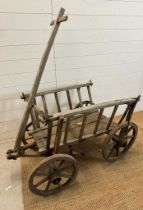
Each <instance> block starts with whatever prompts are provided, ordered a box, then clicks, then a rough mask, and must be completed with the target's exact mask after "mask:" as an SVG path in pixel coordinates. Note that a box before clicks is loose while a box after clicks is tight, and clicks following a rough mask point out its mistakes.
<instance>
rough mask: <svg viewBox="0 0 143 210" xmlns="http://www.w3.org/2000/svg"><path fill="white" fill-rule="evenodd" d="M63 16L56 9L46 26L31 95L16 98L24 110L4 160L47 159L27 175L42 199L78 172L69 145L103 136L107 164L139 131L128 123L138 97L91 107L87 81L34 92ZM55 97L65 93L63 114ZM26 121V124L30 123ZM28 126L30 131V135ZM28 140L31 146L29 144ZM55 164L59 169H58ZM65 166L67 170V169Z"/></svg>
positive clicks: (130, 142) (92, 104) (131, 142)
mask: <svg viewBox="0 0 143 210" xmlns="http://www.w3.org/2000/svg"><path fill="white" fill-rule="evenodd" d="M64 12H65V10H64V9H63V8H61V9H60V11H59V13H58V16H57V19H56V20H54V21H52V22H51V25H53V29H52V32H51V36H50V38H49V41H48V43H47V46H46V49H45V52H44V54H43V57H42V59H41V63H40V65H39V69H38V72H37V76H36V78H35V81H34V84H33V87H32V90H31V93H26V94H24V93H22V96H21V99H23V100H25V101H26V102H27V107H26V110H25V112H24V115H23V118H22V121H21V124H20V128H19V131H18V134H17V137H16V141H15V146H14V149H13V150H8V151H7V158H8V159H14V160H15V159H17V158H18V157H39V156H46V157H47V156H50V157H48V159H46V160H43V161H42V162H41V163H40V164H38V166H37V168H36V169H34V170H33V171H32V174H31V176H30V179H29V188H30V190H31V191H32V192H34V193H36V194H39V195H43V196H47V195H50V194H53V193H55V192H58V191H60V190H61V189H63V188H64V187H65V186H66V185H68V184H69V183H70V182H71V181H73V180H74V179H75V177H76V175H77V169H78V167H77V164H76V160H75V159H74V158H73V157H72V156H71V155H73V151H72V146H73V144H80V143H81V142H83V141H85V140H88V139H94V140H95V139H96V137H97V136H100V135H103V134H106V138H105V141H104V144H103V145H102V154H103V157H104V158H105V160H108V161H112V160H117V159H119V158H120V157H122V156H123V155H124V154H126V153H127V152H128V150H129V148H130V147H131V146H132V144H133V143H134V141H135V139H136V136H137V131H138V129H137V125H136V124H135V123H133V122H131V118H132V114H133V112H134V109H135V106H136V104H137V102H138V101H139V100H140V96H138V97H136V98H126V99H121V100H115V101H109V102H105V103H99V104H94V102H93V99H92V94H91V90H90V87H91V86H92V85H93V83H92V81H89V82H87V83H84V84H76V85H72V86H67V87H61V88H57V89H52V90H45V91H39V92H37V90H38V87H39V83H40V80H41V77H42V74H43V71H44V67H45V65H46V62H47V59H48V56H49V53H50V50H51V47H52V44H53V42H54V39H55V36H56V34H57V31H58V28H59V26H60V23H61V22H63V21H66V20H67V16H63V15H64ZM83 88H85V89H86V91H87V96H88V97H87V98H86V99H84V100H83V95H82V89H83ZM71 90H76V91H75V92H76V94H77V99H78V101H77V104H74V103H73V101H72V97H71V93H70V91H71ZM60 92H65V95H66V98H67V106H68V108H69V109H68V110H67V111H63V110H62V106H61V103H60V99H59V93H60ZM49 94H53V95H54V98H55V104H56V106H57V112H56V113H50V111H49V109H48V108H49V107H48V103H47V100H46V96H47V95H49ZM37 98H41V101H42V108H43V109H42V108H41V107H39V106H38V103H37V101H38V100H37ZM122 105H124V106H126V108H125V110H124V112H123V114H122V115H121V118H120V119H119V121H118V122H114V117H115V114H116V113H117V111H118V109H119V108H120V106H122ZM108 108H112V111H111V113H110V116H108V117H106V116H105V114H106V109H108ZM28 120H31V121H30V122H29V121H28ZM103 125H104V126H103ZM30 127H32V129H31V130H30ZM25 132H28V134H29V138H28V139H25V137H24V136H25ZM130 132H132V134H131V135H129V133H130ZM29 139H31V140H32V139H33V140H34V141H32V142H31V141H30V142H29V141H28V140H29ZM128 139H129V142H128ZM109 146H110V149H109ZM63 147H66V148H68V151H67V153H68V154H63V153H62V154H58V153H60V149H61V148H63ZM28 149H34V152H33V151H32V153H30V152H28V153H27V150H28ZM35 149H36V151H35ZM69 154H71V155H69ZM57 161H59V162H60V164H57ZM54 162H56V165H54ZM63 162H66V167H63V168H62V169H61V167H60V166H61V165H62V164H63ZM45 163H46V164H45ZM67 163H68V165H69V166H67ZM41 166H42V167H41ZM48 166H50V173H51V174H50V175H49V174H48V175H47V174H46V177H45V171H44V172H43V171H42V170H44V168H43V167H46V169H47V167H48ZM51 167H53V170H51ZM69 167H71V169H73V171H72V173H71V174H70V175H69V174H68V175H67V173H65V172H64V171H66V170H67V171H66V172H69ZM39 168H40V169H41V170H40V172H39V173H40V174H39V176H41V174H42V175H44V178H43V179H42V180H41V181H39V182H38V183H37V184H34V183H33V180H34V177H35V176H38V173H37V169H39ZM67 168H68V169H67ZM46 171H47V170H46ZM62 177H66V179H67V180H66V182H64V184H63V182H61V180H62ZM46 181H47V184H46V187H45V188H44V189H43V190H40V189H39V188H38V186H39V185H40V184H43V183H44V182H46ZM51 182H52V184H53V185H54V189H53V190H51V189H50V187H49V186H50V184H51Z"/></svg>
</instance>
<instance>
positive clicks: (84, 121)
mask: <svg viewBox="0 0 143 210" xmlns="http://www.w3.org/2000/svg"><path fill="white" fill-rule="evenodd" d="M86 120H87V113H85V114H84V115H83V120H82V125H81V128H80V133H79V140H81V139H82V136H83V132H84V128H85V125H86Z"/></svg>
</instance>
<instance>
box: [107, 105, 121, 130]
mask: <svg viewBox="0 0 143 210" xmlns="http://www.w3.org/2000/svg"><path fill="white" fill-rule="evenodd" d="M117 109H118V105H117V106H115V107H114V109H113V112H112V114H111V117H110V119H109V121H108V124H107V127H106V130H107V131H108V129H109V128H110V125H111V123H112V121H113V118H114V116H115V114H116V111H117Z"/></svg>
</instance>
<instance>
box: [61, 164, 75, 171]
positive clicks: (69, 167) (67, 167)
mask: <svg viewBox="0 0 143 210" xmlns="http://www.w3.org/2000/svg"><path fill="white" fill-rule="evenodd" d="M71 167H72V166H71V165H68V166H65V167H63V168H60V170H62V171H65V170H68V169H71Z"/></svg>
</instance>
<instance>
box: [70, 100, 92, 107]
mask: <svg viewBox="0 0 143 210" xmlns="http://www.w3.org/2000/svg"><path fill="white" fill-rule="evenodd" d="M88 105H94V103H93V102H92V101H82V106H88ZM79 107H81V105H80V103H78V104H77V105H76V106H75V107H74V108H75V109H76V108H79Z"/></svg>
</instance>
